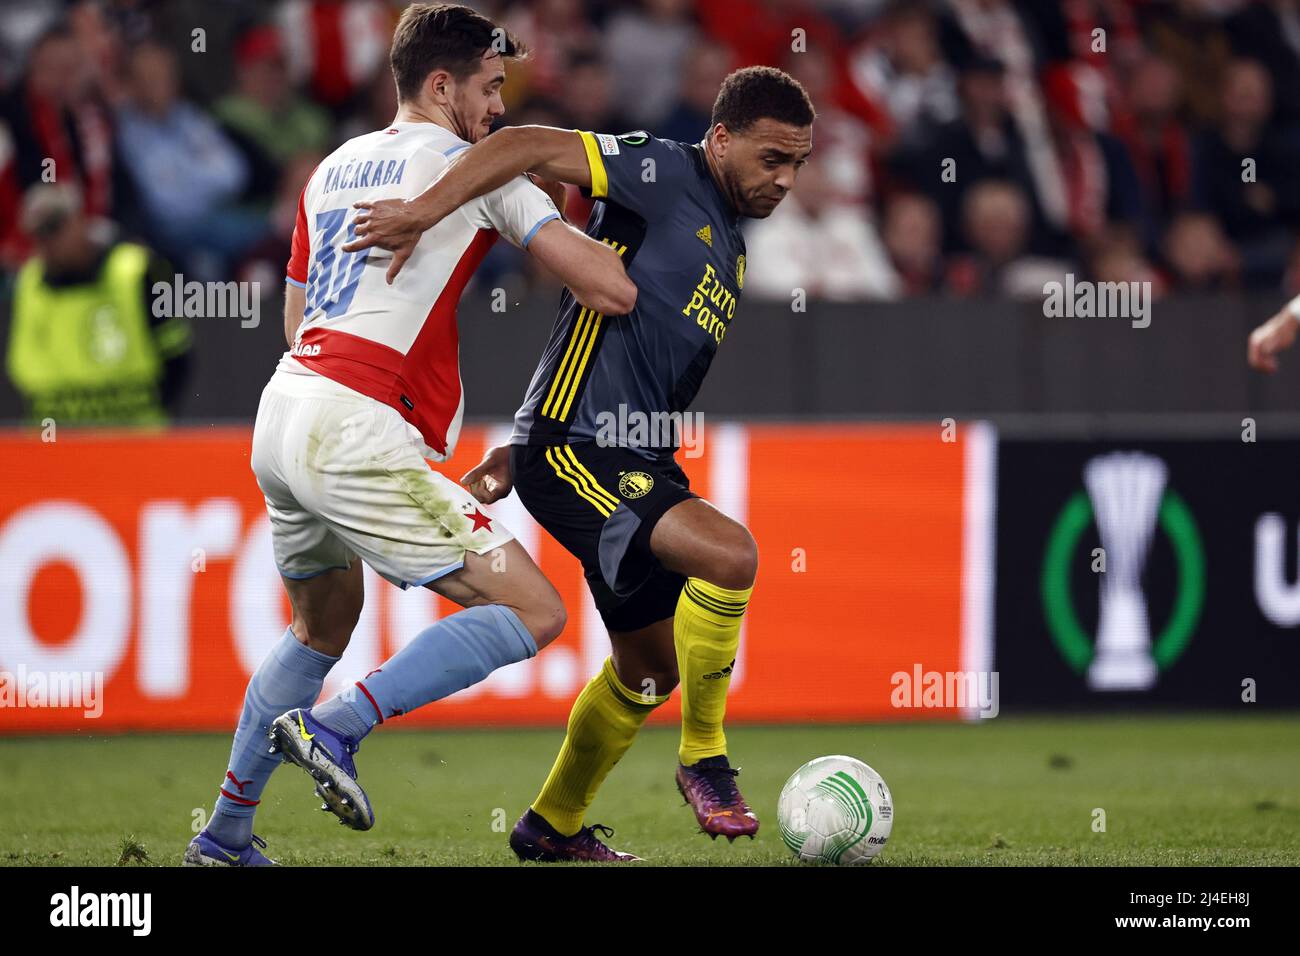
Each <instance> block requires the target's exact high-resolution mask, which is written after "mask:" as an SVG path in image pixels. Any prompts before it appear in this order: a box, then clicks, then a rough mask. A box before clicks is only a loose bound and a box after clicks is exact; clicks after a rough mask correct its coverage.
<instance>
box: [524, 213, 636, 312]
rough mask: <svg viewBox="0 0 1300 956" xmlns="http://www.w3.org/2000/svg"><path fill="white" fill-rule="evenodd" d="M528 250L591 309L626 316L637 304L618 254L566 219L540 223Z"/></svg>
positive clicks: (630, 282) (634, 288)
mask: <svg viewBox="0 0 1300 956" xmlns="http://www.w3.org/2000/svg"><path fill="white" fill-rule="evenodd" d="M528 251H529V253H530V254H531V255H532V256H533V257H534V258H535V259H536V260H537V261H538V262H540V263H541V264H542V265H544V266H545V267H546V268H547V269H549V270H551V272H553V273H555V275H557V276H558V277H559V278H560V281H561V282H563V283H564V284H565V285H567V286H568V287H569V289H570V291H572V292H573V297H574V298H575V299H577V300H578V301H579V302H580V303H581V304H582V305H584V306H586V307H587V308H588V309H590V310H591V311H593V312H600V313H602V314H603V315H626V314H627V313H629V312H631V311H632V309H633V307H634V306H635V305H636V291H637V290H636V283H634V282H633V281H632V280H631V279H629V278H628V276H627V270H626V269H624V268H623V260H622V259H621V258H619V255H618V253H617V252H615V251H614V250H613V248H612V247H610V246H608V245H606V244H605V243H603V242H597V241H596V240H595V239H592V238H591V237H590V236H587V235H585V234H584V233H582V232H579V231H578V230H577V229H574V228H573V227H572V226H570V225H569V224H568V223H567V222H563V221H562V220H559V219H552V220H551V221H550V222H548V223H547V224H546V225H544V226H542V228H541V229H539V230H537V235H535V236H534V237H533V240H532V242H530V243H529V244H528Z"/></svg>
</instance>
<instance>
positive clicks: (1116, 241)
mask: <svg viewBox="0 0 1300 956" xmlns="http://www.w3.org/2000/svg"><path fill="white" fill-rule="evenodd" d="M1091 266H1092V268H1091V274H1092V278H1093V279H1094V280H1095V281H1097V282H1148V283H1150V284H1151V294H1152V296H1153V297H1155V298H1160V297H1161V296H1162V295H1164V293H1165V292H1166V291H1167V288H1166V287H1167V284H1166V282H1165V279H1164V277H1163V276H1162V275H1161V274H1160V271H1159V270H1158V269H1157V268H1156V267H1155V266H1154V265H1153V264H1152V263H1151V261H1150V260H1149V259H1147V257H1146V256H1145V255H1144V254H1143V252H1142V243H1141V242H1140V241H1139V240H1138V239H1137V238H1136V237H1134V236H1132V235H1131V234H1128V233H1125V232H1123V231H1122V230H1112V231H1111V233H1110V234H1109V235H1108V236H1107V241H1105V242H1103V243H1100V244H1099V245H1098V246H1097V252H1096V253H1095V254H1094V256H1093V258H1092V263H1091Z"/></svg>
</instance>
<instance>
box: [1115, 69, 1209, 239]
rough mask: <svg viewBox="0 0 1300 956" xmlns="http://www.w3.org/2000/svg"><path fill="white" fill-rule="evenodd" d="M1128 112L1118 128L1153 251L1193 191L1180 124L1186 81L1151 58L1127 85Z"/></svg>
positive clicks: (1188, 142)
mask: <svg viewBox="0 0 1300 956" xmlns="http://www.w3.org/2000/svg"><path fill="white" fill-rule="evenodd" d="M1126 92H1127V97H1126V99H1127V102H1128V106H1129V110H1128V112H1127V114H1126V115H1125V116H1124V118H1123V119H1122V121H1121V122H1119V123H1118V125H1117V132H1118V133H1119V135H1120V137H1121V139H1122V140H1123V141H1124V145H1125V147H1126V148H1127V150H1128V155H1129V159H1130V161H1131V162H1132V164H1133V169H1134V173H1135V175H1136V176H1137V178H1138V184H1139V187H1140V190H1141V200H1142V207H1143V219H1144V224H1145V235H1144V240H1145V242H1146V244H1147V246H1148V248H1154V247H1155V244H1156V241H1157V238H1158V236H1159V235H1160V233H1162V232H1163V231H1164V229H1165V227H1166V226H1167V225H1168V223H1169V220H1170V219H1171V218H1172V217H1173V215H1174V214H1175V213H1176V212H1178V211H1180V210H1181V209H1182V208H1183V207H1184V206H1186V205H1187V203H1188V201H1189V199H1190V197H1191V189H1192V144H1191V138H1190V137H1189V136H1188V135H1187V129H1186V127H1185V126H1184V125H1183V124H1182V123H1181V122H1180V121H1179V116H1178V111H1179V108H1180V106H1181V104H1182V77H1180V76H1179V75H1178V71H1177V70H1176V69H1174V67H1173V65H1172V64H1171V63H1169V62H1168V61H1166V60H1162V59H1160V58H1159V57H1154V56H1152V57H1147V58H1145V59H1143V60H1142V61H1141V62H1140V63H1139V64H1138V65H1137V67H1136V69H1134V71H1133V74H1132V75H1131V76H1130V77H1129V81H1128V83H1127V86H1126Z"/></svg>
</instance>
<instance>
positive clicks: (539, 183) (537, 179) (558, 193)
mask: <svg viewBox="0 0 1300 956" xmlns="http://www.w3.org/2000/svg"><path fill="white" fill-rule="evenodd" d="M528 178H529V179H531V180H532V181H533V185H534V186H536V187H537V188H538V189H540V190H541V191H542V192H544V193H546V195H547V196H549V197H550V199H551V202H553V203H555V208H556V210H557V211H558V212H559V214H560V216H561V218H563V216H564V207H565V206H566V205H568V202H569V188H568V187H567V186H565V185H564V183H559V182H556V181H555V180H554V179H543V178H542V177H541V176H538V175H536V174H534V173H529V174H528Z"/></svg>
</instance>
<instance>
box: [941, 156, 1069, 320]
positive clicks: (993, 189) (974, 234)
mask: <svg viewBox="0 0 1300 956" xmlns="http://www.w3.org/2000/svg"><path fill="white" fill-rule="evenodd" d="M961 224H962V233H963V236H964V238H965V241H966V246H967V247H968V248H969V249H970V252H969V253H965V254H963V255H959V256H957V257H955V258H954V259H953V260H952V262H951V263H950V264H949V267H948V276H947V286H948V289H949V291H951V292H952V293H954V294H956V295H959V296H975V295H1005V296H1010V297H1012V298H1033V297H1035V296H1039V295H1042V291H1043V284H1044V282H1046V281H1048V280H1050V279H1054V278H1059V277H1060V276H1061V275H1063V274H1064V273H1065V271H1066V269H1067V267H1066V265H1065V264H1064V263H1062V262H1058V261H1053V260H1048V259H1040V258H1036V257H1031V256H1029V255H1027V251H1028V247H1029V236H1030V231H1031V228H1032V212H1031V209H1030V204H1029V200H1028V198H1027V197H1026V196H1025V193H1024V191H1023V190H1022V189H1021V188H1020V187H1019V186H1017V185H1015V184H1014V183H1010V182H1003V181H999V180H994V179H988V180H985V181H983V182H981V183H977V184H976V185H974V186H973V187H971V189H970V190H969V191H968V192H967V193H966V196H965V198H964V200H963V202H962V218H961Z"/></svg>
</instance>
